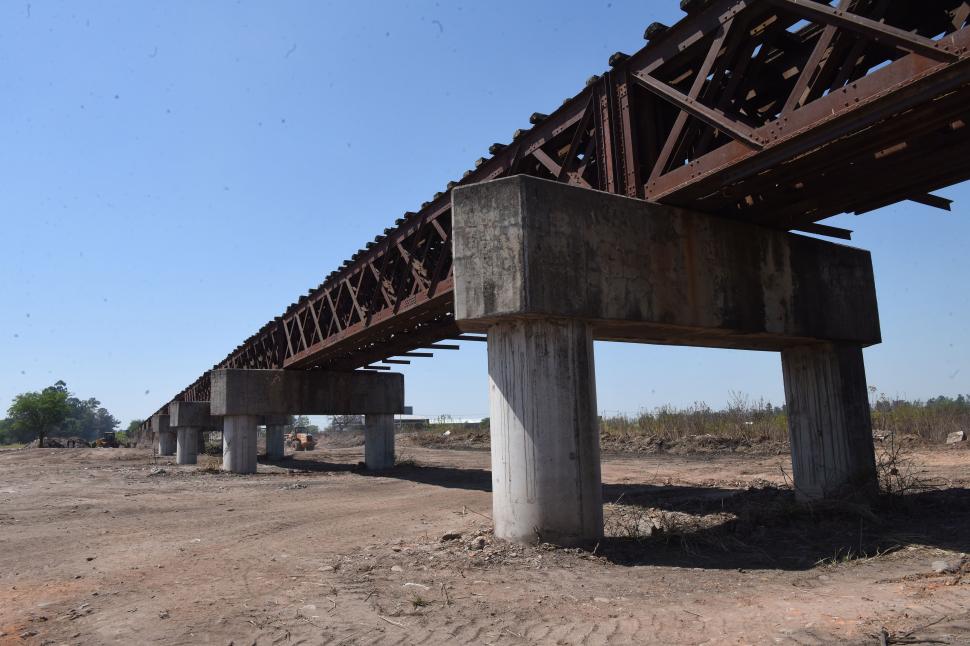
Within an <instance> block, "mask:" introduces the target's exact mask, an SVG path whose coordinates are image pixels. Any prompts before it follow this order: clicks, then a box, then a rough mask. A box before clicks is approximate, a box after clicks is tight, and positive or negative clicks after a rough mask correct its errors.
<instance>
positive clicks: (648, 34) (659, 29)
mask: <svg viewBox="0 0 970 646" xmlns="http://www.w3.org/2000/svg"><path fill="white" fill-rule="evenodd" d="M668 29H670V27H668V26H667V25H665V24H663V23H662V22H652V23H650V24H649V25H648V26H647V29H646V31H644V32H643V39H644V40H654V39H655V38H659V37H660V36H662V35H663V34H664V33H666V31H667V30H668Z"/></svg>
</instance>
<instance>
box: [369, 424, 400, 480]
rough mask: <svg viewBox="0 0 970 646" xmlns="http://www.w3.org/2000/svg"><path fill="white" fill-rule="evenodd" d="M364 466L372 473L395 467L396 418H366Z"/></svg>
mask: <svg viewBox="0 0 970 646" xmlns="http://www.w3.org/2000/svg"><path fill="white" fill-rule="evenodd" d="M364 464H366V465H367V468H368V469H370V470H371V471H382V470H384V469H390V468H391V467H393V466H394V416H393V415H365V416H364Z"/></svg>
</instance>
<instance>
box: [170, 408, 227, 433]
mask: <svg viewBox="0 0 970 646" xmlns="http://www.w3.org/2000/svg"><path fill="white" fill-rule="evenodd" d="M168 412H169V416H170V418H171V419H170V424H171V426H173V427H175V428H179V427H192V426H194V427H196V428H213V429H217V430H220V429H222V420H221V419H220V418H218V417H213V416H212V415H211V414H210V407H209V402H172V403H171V404H169V405H168Z"/></svg>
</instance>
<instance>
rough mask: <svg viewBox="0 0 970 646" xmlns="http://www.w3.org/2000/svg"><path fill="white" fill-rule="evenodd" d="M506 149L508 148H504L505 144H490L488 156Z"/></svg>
mask: <svg viewBox="0 0 970 646" xmlns="http://www.w3.org/2000/svg"><path fill="white" fill-rule="evenodd" d="M506 148H508V146H506V145H505V144H492V145H491V146H489V147H488V154H490V155H497V154H499V153H500V152H502V151H503V150H505V149H506Z"/></svg>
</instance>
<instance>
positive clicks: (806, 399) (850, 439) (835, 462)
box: [781, 343, 878, 500]
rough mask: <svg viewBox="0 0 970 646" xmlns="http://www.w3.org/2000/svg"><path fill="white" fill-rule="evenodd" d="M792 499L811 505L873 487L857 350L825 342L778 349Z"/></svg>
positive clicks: (872, 463)
mask: <svg viewBox="0 0 970 646" xmlns="http://www.w3.org/2000/svg"><path fill="white" fill-rule="evenodd" d="M781 364H782V370H783V372H784V376H785V399H786V401H787V403H788V432H789V435H790V437H791V451H792V471H793V476H794V481H795V489H796V495H797V497H798V498H800V499H802V500H812V499H819V498H825V497H830V496H838V495H844V494H859V493H862V494H864V495H868V494H871V493H874V492H875V491H876V490H877V488H878V482H877V478H876V461H875V454H874V451H873V447H872V419H871V417H870V411H869V399H868V391H867V386H866V371H865V364H864V363H863V359H862V349H861V348H860V347H858V346H853V345H847V344H833V343H825V344H818V345H809V346H800V347H795V348H790V349H787V350H783V351H782V353H781Z"/></svg>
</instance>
